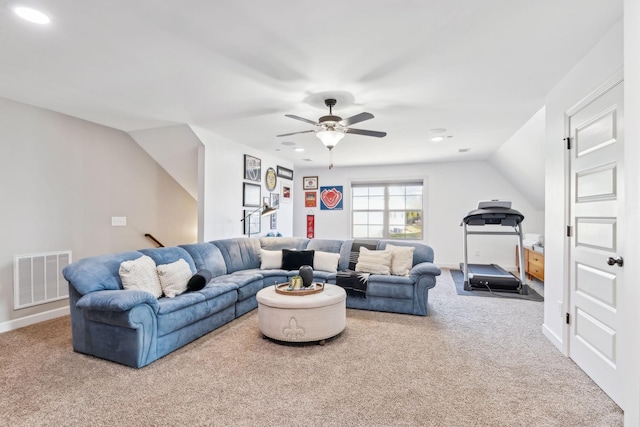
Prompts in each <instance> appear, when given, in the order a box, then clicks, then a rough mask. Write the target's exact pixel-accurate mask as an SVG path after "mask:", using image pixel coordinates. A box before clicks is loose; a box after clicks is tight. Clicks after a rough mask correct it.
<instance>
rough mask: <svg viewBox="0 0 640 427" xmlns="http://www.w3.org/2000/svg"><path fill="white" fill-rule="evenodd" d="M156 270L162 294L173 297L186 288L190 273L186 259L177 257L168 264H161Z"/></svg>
mask: <svg viewBox="0 0 640 427" xmlns="http://www.w3.org/2000/svg"><path fill="white" fill-rule="evenodd" d="M157 270H158V277H160V285H161V286H162V292H164V296H166V297H167V298H173V297H175V296H176V295H180V294H181V293H183V292H184V291H186V290H187V285H188V284H189V279H191V275H192V274H191V269H190V268H189V264H187V261H185V260H183V259H179V260H178V261H176V262H172V263H170V264H162V265H159V266H158V268H157Z"/></svg>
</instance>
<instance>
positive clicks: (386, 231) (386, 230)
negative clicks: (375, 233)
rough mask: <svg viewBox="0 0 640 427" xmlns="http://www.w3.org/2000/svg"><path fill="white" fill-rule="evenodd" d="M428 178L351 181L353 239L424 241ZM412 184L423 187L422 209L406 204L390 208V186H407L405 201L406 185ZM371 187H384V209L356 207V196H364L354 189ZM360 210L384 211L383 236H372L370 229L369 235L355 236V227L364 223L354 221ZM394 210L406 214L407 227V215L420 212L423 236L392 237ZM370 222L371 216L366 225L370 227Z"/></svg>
mask: <svg viewBox="0 0 640 427" xmlns="http://www.w3.org/2000/svg"><path fill="white" fill-rule="evenodd" d="M425 182H426V179H423V178H416V179H410V180H398V181H393V180H389V181H375V182H358V181H354V182H351V185H350V192H351V194H350V196H351V197H350V199H351V200H350V203H351V213H350V219H349V221H350V229H351V230H350V231H351V238H352V239H394V240H406V241H423V240H425V238H426V236H425V234H426V223H425V199H426V197H425V196H426V194H425V189H426V184H425ZM412 186H419V187H421V189H422V194H421V200H420V205H421V207H420V209H408V208H407V207H406V205H405V209H391V208H390V206H389V205H390V194H389V188H390V187H405V194H404V197H405V201H406V198H407V194H406V187H412ZM371 187H383V198H384V200H383V203H384V206H383V208H382V209H366V210H364V209H356V208H355V206H356V203H355V198H356V197H363V196H356V195H355V194H354V193H355V192H354V189H355V188H371ZM366 197H367V198H369V197H371V196H370V195H368V196H366ZM358 212H364V213H367V214H370V213H372V212H374V213H375V212H381V213H382V216H383V218H382V237H371V236H370V235H369V231H370V230H367V237H359V236H358V237H355V234H356V233H355V227H356V226H358V225H363V224H355V222H354V219H355V218H354V217H355V214H356V213H358ZM394 212H401V213H404V215H405V224H404V226H405V227H406V215H407V213H408V212H419V213H420V217H421V220H422V227H421V233H420V234H421V236H419V237H415V238H408V237H391V236H390V223H391V221H390V219H391V214H392V213H394ZM370 224H371V223H370V222H369V218H367V223H366V226H367V227H370ZM406 234H407V233H406V229H405V235H406Z"/></svg>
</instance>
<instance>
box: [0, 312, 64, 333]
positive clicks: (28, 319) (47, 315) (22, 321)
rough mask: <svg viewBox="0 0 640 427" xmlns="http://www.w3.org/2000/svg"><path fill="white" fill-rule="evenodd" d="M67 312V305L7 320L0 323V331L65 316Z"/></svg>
mask: <svg viewBox="0 0 640 427" xmlns="http://www.w3.org/2000/svg"><path fill="white" fill-rule="evenodd" d="M67 314H69V306H67V307H61V308H56V309H53V310H49V311H45V312H43V313H38V314H32V315H30V316H25V317H21V318H19V319H14V320H9V321H6V322H2V323H0V333H4V332H9V331H13V330H14V329H20V328H24V327H25V326H29V325H34V324H36V323H40V322H44V321H45V320H51V319H55V318H56V317H62V316H66V315H67Z"/></svg>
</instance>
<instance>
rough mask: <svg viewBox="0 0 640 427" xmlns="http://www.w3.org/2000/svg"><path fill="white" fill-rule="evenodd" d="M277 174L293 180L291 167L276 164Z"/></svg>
mask: <svg viewBox="0 0 640 427" xmlns="http://www.w3.org/2000/svg"><path fill="white" fill-rule="evenodd" d="M278 176H279V177H280V178H284V179H290V180H293V171H292V170H291V169H287V168H284V167H282V166H278Z"/></svg>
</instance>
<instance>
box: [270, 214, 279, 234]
mask: <svg viewBox="0 0 640 427" xmlns="http://www.w3.org/2000/svg"><path fill="white" fill-rule="evenodd" d="M276 228H278V212H274V213H272V214H271V229H272V230H275V229H276Z"/></svg>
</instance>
